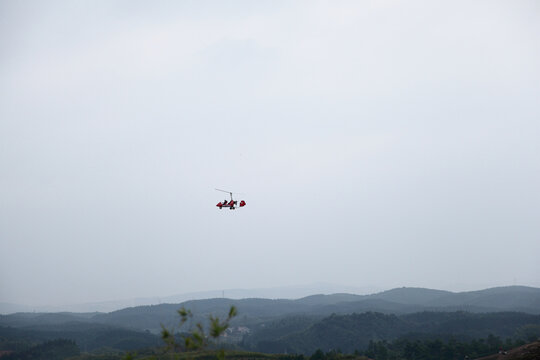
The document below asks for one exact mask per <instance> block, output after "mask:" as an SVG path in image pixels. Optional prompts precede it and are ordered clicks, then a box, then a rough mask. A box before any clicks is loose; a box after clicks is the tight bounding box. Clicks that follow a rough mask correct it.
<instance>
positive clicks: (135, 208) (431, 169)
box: [0, 0, 540, 305]
mask: <svg viewBox="0 0 540 360" xmlns="http://www.w3.org/2000/svg"><path fill="white" fill-rule="evenodd" d="M214 188H223V189H230V190H232V191H237V192H242V193H244V194H243V195H238V199H245V200H246V202H247V204H248V205H247V206H246V207H245V208H243V209H239V210H237V211H234V212H233V211H230V210H225V209H223V210H219V209H218V208H216V207H215V204H216V203H217V202H218V201H220V200H222V199H223V198H224V197H225V194H223V193H219V192H216V191H215V190H214ZM539 254H540V4H539V2H538V1H536V0H531V1H514V0H508V1H427V0H426V1H274V0H272V1H67V0H66V1H17V0H11V1H8V0H2V1H0V301H2V302H18V303H25V304H41V305H43V304H67V303H77V302H90V301H101V300H113V299H122V298H130V297H139V296H165V295H171V294H177V293H185V292H192V291H202V290H214V289H230V288H262V287H273V286H289V285H295V284H307V283H314V282H328V283H335V284H342V285H347V286H359V287H363V286H377V287H380V288H391V287H397V286H421V287H430V288H439V289H448V290H471V289H479V288H485V287H490V286H498V285H512V284H522V285H529V286H536V287H540V260H539V258H540V257H539Z"/></svg>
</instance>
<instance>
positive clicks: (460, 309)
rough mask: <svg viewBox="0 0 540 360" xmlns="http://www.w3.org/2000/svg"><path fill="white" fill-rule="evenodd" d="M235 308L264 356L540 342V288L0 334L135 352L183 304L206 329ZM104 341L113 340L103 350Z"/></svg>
mask: <svg viewBox="0 0 540 360" xmlns="http://www.w3.org/2000/svg"><path fill="white" fill-rule="evenodd" d="M231 305H234V306H236V308H237V309H238V316H237V317H236V318H234V319H233V321H232V323H231V329H232V330H234V329H236V330H238V331H239V329H242V331H241V332H242V334H241V335H235V336H231V337H230V339H229V341H232V342H234V343H235V344H236V346H240V347H242V348H244V349H249V350H255V351H264V352H283V351H289V352H298V353H304V354H310V353H312V352H313V351H315V349H316V348H317V347H319V348H324V349H326V350H325V351H327V350H328V349H332V348H333V349H335V348H336V347H338V348H340V349H341V350H343V351H354V350H355V349H357V348H358V349H359V348H362V347H365V346H366V345H367V343H368V342H369V341H370V340H381V339H387V340H391V339H396V338H399V337H400V336H408V337H409V338H410V337H415V336H416V337H420V338H422V337H426V336H427V337H429V336H435V335H436V336H439V337H442V338H444V337H446V338H449V337H457V338H460V337H461V338H465V339H472V338H479V337H486V336H488V335H489V334H495V335H497V336H504V337H510V336H514V335H515V334H518V333H519V332H520V331H525V330H523V329H529V330H527V331H533V332H534V331H538V332H539V334H538V335H539V336H540V289H538V288H532V287H523V286H509V287H499V288H491V289H486V290H480V291H470V292H460V293H453V292H449V291H441V290H432V289H424V288H396V289H392V290H388V291H383V292H379V293H376V294H372V295H355V294H347V293H338V294H331V295H310V296H307V297H303V298H300V299H296V300H287V299H264V298H249V299H228V298H213V299H202V300H190V301H185V302H182V303H174V304H159V305H145V306H134V307H129V308H124V309H121V310H117V311H112V312H108V313H103V312H92V313H70V312H57V313H39V312H35V313H34V312H31V313H15V314H10V315H0V335H1V336H3V337H4V338H6V339H8V338H11V339H17V338H20V337H21V336H23V337H26V338H29V339H35V340H36V341H37V340H51V339H56V338H59V337H61V338H65V339H74V340H76V341H77V343H79V344H84V346H85V347H88V348H99V347H100V346H109V347H114V348H118V349H122V350H129V349H131V348H135V347H136V346H137V344H148V345H149V346H153V345H152V344H159V342H160V340H159V336H158V334H159V332H160V330H161V329H162V326H165V327H167V328H176V329H178V327H177V326H178V323H179V320H180V319H179V316H178V314H177V310H178V309H179V308H180V307H182V306H183V307H185V308H186V309H189V310H191V311H192V312H193V314H194V318H193V324H194V323H196V322H201V323H206V322H207V321H208V316H209V315H210V314H211V315H214V316H219V317H225V316H226V314H227V312H228V310H229V307H230V306H231ZM2 334H3V335H2ZM107 334H108V335H107ZM113 335H114V336H113ZM102 336H105V337H107V339H109V340H110V341H109V342H107V343H103V344H102V343H101V342H100V341H98V339H100V338H102ZM115 339H117V340H118V341H117V340H115ZM121 339H130V340H129V341H127V340H125V341H124V340H122V341H121ZM350 339H353V340H350ZM113 340H114V341H113ZM115 341H116V342H115Z"/></svg>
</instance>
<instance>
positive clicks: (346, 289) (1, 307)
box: [0, 283, 382, 314]
mask: <svg viewBox="0 0 540 360" xmlns="http://www.w3.org/2000/svg"><path fill="white" fill-rule="evenodd" d="M381 290H382V289H381V288H378V287H374V286H365V287H352V286H343V285H336V284H329V283H315V284H307V285H299V286H298V285H297V286H282V287H271V288H260V289H226V290H213V291H200V292H190V293H183V294H176V295H171V296H162V297H157V296H155V297H141V298H133V299H123V300H114V301H100V302H90V303H80V304H65V305H49V306H44V305H39V306H37V305H36V306H33V305H24V304H13V303H6V302H0V314H13V313H17V312H111V311H115V310H120V309H124V308H127V307H134V306H144V305H159V304H177V303H181V302H184V301H189V300H202V299H213V298H228V299H248V298H264V299H299V298H302V297H306V296H309V295H311V294H335V293H351V294H373V293H375V292H379V291H381Z"/></svg>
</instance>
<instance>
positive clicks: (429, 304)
mask: <svg viewBox="0 0 540 360" xmlns="http://www.w3.org/2000/svg"><path fill="white" fill-rule="evenodd" d="M231 305H234V306H236V307H237V309H238V311H239V314H240V316H239V317H238V318H237V319H236V320H235V322H237V323H241V324H242V325H246V326H249V325H253V324H258V323H260V322H263V321H266V320H268V319H274V318H279V317H284V316H291V315H305V316H314V317H324V316H328V315H331V314H339V315H345V314H352V313H364V312H369V311H371V312H380V313H383V314H397V315H401V314H411V313H416V312H421V311H437V312H450V311H467V312H473V313H482V312H484V313H487V312H501V311H505V312H523V313H528V314H540V289H539V288H532V287H525V286H508V287H498V288H491V289H486V290H479V291H469V292H459V293H453V292H449V291H441V290H432V289H424V288H406V287H403V288H396V289H392V290H388V291H383V292H380V293H376V294H372V295H354V294H332V295H311V296H307V297H303V298H300V299H296V300H286V299H262V298H250V299H228V298H213V299H202V300H190V301H185V302H183V303H175V304H159V305H145V306H134V307H129V308H125V309H122V310H117V311H112V312H109V313H25V314H12V315H4V316H0V325H2V324H6V325H9V326H23V325H24V324H34V323H36V322H38V323H47V324H49V323H50V324H52V323H54V324H59V323H64V322H68V321H86V322H94V323H100V324H107V325H112V326H121V327H125V328H131V329H139V330H150V331H151V332H158V331H159V330H160V329H161V324H164V325H173V324H176V322H177V315H176V310H178V309H179V308H180V306H184V307H186V308H188V309H191V310H192V311H193V313H194V314H196V319H195V320H201V319H206V318H207V316H208V315H209V314H213V315H220V314H221V315H224V314H226V312H227V311H228V308H229V307H230V306H231ZM240 319H241V320H240Z"/></svg>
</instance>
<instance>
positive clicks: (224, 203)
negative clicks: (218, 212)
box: [216, 189, 246, 210]
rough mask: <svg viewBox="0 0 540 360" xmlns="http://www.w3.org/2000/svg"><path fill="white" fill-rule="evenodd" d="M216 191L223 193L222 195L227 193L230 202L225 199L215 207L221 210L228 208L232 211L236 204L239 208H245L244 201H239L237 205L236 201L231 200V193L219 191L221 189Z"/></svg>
mask: <svg viewBox="0 0 540 360" xmlns="http://www.w3.org/2000/svg"><path fill="white" fill-rule="evenodd" d="M216 190H217V191H221V192H224V193H229V194H230V195H231V201H227V199H225V200H223V201H221V202H218V203H217V205H216V206H217V207H218V208H220V209H223V208H224V207H225V208H227V207H228V208H229V209H231V210H234V209H236V205H237V204H238V206H240V207H242V206H246V202H245V201H244V200H240V203H238V201H235V200H233V198H232V192H230V191H226V190H221V189H216Z"/></svg>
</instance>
